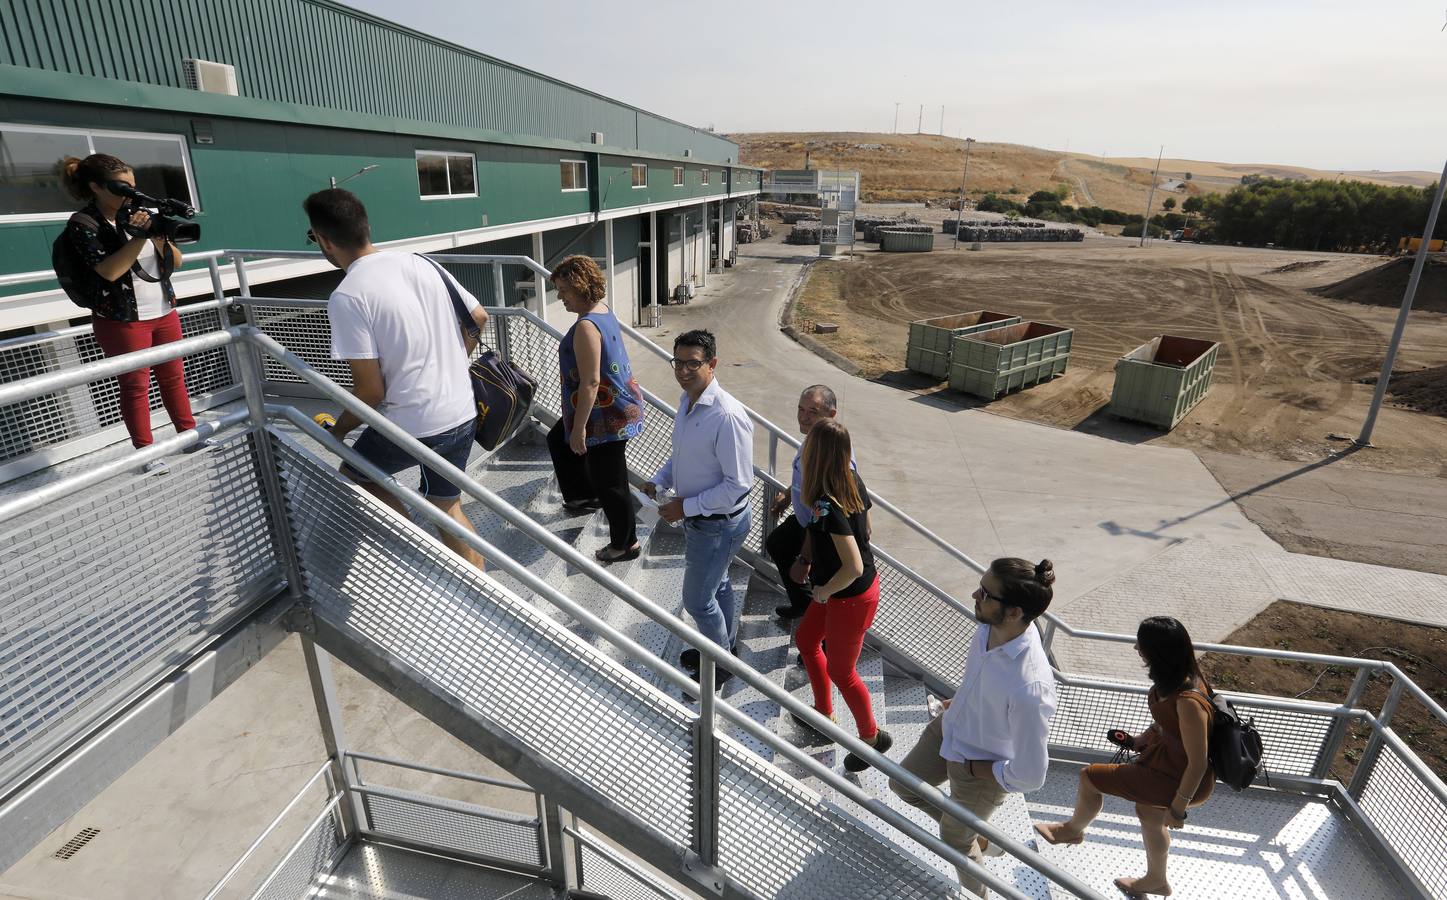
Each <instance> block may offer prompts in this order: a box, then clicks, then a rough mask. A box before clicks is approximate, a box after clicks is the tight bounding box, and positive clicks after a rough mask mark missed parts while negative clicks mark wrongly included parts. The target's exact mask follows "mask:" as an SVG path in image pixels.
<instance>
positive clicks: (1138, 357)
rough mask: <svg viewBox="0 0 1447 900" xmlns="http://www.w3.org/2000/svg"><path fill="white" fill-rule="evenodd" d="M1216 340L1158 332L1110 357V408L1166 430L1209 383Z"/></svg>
mask: <svg viewBox="0 0 1447 900" xmlns="http://www.w3.org/2000/svg"><path fill="white" fill-rule="evenodd" d="M1220 346H1221V345H1220V344H1217V343H1214V342H1212V341H1199V340H1195V339H1194V338H1183V337H1173V336H1171V335H1168V334H1163V335H1161V336H1160V337H1157V338H1152V339H1151V341H1150V342H1149V343H1146V344H1141V345H1140V346H1139V347H1137V348H1135V349H1134V350H1132V351H1131V352H1129V353H1127V354H1126V355H1125V356H1122V357H1121V358H1120V359H1118V360H1116V362H1115V387H1114V388H1113V389H1112V390H1111V392H1110V412H1111V414H1112V415H1116V416H1120V417H1121V418H1122V419H1134V420H1136V421H1137V422H1145V423H1146V424H1148V425H1154V426H1156V427H1157V428H1163V429H1165V430H1166V431H1170V430H1171V429H1172V428H1175V427H1176V425H1178V424H1179V423H1180V421H1181V419H1183V418H1185V417H1186V413H1188V412H1190V411H1191V408H1192V407H1194V406H1195V405H1196V404H1197V403H1200V402H1201V398H1203V397H1205V396H1206V392H1207V391H1209V390H1210V389H1211V373H1212V371H1213V370H1214V369H1215V368H1216V350H1217V349H1218V348H1219V347H1220Z"/></svg>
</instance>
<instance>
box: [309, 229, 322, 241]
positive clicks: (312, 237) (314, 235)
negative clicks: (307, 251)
mask: <svg viewBox="0 0 1447 900" xmlns="http://www.w3.org/2000/svg"><path fill="white" fill-rule="evenodd" d="M306 242H307V243H308V244H319V243H321V241H318V240H317V233H316V232H315V231H312V230H311V229H310V228H308V229H307V230H306Z"/></svg>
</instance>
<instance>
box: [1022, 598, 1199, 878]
mask: <svg viewBox="0 0 1447 900" xmlns="http://www.w3.org/2000/svg"><path fill="white" fill-rule="evenodd" d="M1135 649H1136V652H1137V653H1139V654H1140V657H1141V659H1142V660H1143V661H1144V662H1145V666H1146V669H1147V671H1148V672H1149V673H1150V679H1151V691H1150V695H1149V696H1148V697H1147V703H1148V704H1149V706H1150V710H1151V718H1152V719H1153V720H1154V724H1153V725H1151V727H1150V728H1147V729H1146V730H1145V731H1144V732H1142V733H1141V734H1138V735H1136V736H1134V737H1131V736H1130V735H1128V734H1125V733H1123V732H1121V733H1118V734H1117V735H1116V736H1115V738H1113V739H1114V740H1116V741H1117V742H1119V743H1122V744H1123V745H1125V746H1127V747H1129V749H1131V750H1135V751H1137V752H1138V753H1139V754H1140V755H1139V756H1137V757H1136V758H1135V759H1134V760H1132V761H1131V762H1128V763H1124V764H1121V765H1115V764H1104V763H1097V764H1095V765H1090V766H1086V767H1085V768H1084V769H1081V771H1080V789H1079V791H1078V793H1077V794H1076V800H1075V812H1074V813H1073V814H1072V815H1071V817H1070V818H1069V819H1068V820H1067V821H1065V822H1055V823H1051V824H1048V825H1044V824H1042V825H1036V826H1035V830H1036V831H1037V832H1039V833H1040V836H1041V837H1043V838H1044V839H1045V840H1046V841H1049V842H1050V843H1052V844H1079V843H1080V842H1081V841H1083V840H1085V829H1086V828H1087V827H1088V826H1089V825H1090V823H1091V821H1092V820H1093V819H1095V817H1096V816H1097V815H1099V814H1100V808H1101V806H1102V804H1103V803H1104V795H1105V794H1110V795H1112V796H1115V797H1121V798H1124V799H1126V800H1130V801H1132V802H1134V803H1135V809H1136V816H1137V817H1139V818H1140V822H1141V836H1142V838H1143V839H1144V842H1145V847H1146V873H1145V875H1143V876H1141V877H1140V878H1117V879H1116V880H1115V886H1116V887H1118V888H1120V890H1121V892H1122V893H1124V894H1125V895H1126V896H1128V897H1143V896H1145V895H1147V894H1158V895H1160V896H1169V895H1170V893H1171V885H1170V883H1169V882H1168V881H1166V854H1167V852H1168V851H1169V850H1170V846H1171V836H1170V831H1169V829H1172V828H1180V827H1181V826H1183V825H1184V824H1185V823H1186V809H1187V807H1191V806H1200V805H1201V804H1202V803H1205V802H1206V798H1207V797H1209V796H1211V789H1212V788H1213V787H1214V786H1215V784H1216V777H1215V774H1214V773H1213V772H1212V771H1211V762H1210V760H1209V759H1208V758H1207V748H1208V747H1209V745H1210V729H1211V720H1212V716H1211V702H1210V700H1209V699H1208V694H1209V692H1210V687H1209V686H1208V685H1207V684H1206V680H1205V679H1204V678H1203V677H1202V676H1201V669H1200V667H1199V666H1198V665H1197V664H1196V651H1195V649H1194V648H1193V647H1192V646H1191V636H1190V635H1189V634H1188V633H1187V632H1186V628H1185V626H1184V625H1182V624H1181V623H1180V622H1178V621H1176V620H1175V619H1173V618H1171V617H1169V616H1152V617H1151V618H1149V619H1146V620H1145V621H1143V622H1141V624H1140V627H1139V628H1138V629H1137V630H1136V643H1135Z"/></svg>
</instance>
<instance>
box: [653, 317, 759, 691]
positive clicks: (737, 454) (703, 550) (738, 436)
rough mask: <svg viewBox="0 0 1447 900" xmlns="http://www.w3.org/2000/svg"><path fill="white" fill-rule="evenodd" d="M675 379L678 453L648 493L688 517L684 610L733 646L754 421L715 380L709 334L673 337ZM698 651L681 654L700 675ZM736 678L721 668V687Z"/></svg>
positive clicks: (671, 515) (664, 508)
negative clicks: (735, 581)
mask: <svg viewBox="0 0 1447 900" xmlns="http://www.w3.org/2000/svg"><path fill="white" fill-rule="evenodd" d="M672 362H673V377H674V378H676V379H677V380H678V384H679V387H681V388H683V395H682V396H681V397H679V398H678V413H677V414H676V415H675V416H674V419H673V453H672V455H671V456H669V458H668V461H667V462H665V463H664V464H663V467H662V468H661V469H659V470H658V472H657V473H655V474H654V476H653V478H652V479H651V480H650V481H649V483H648V484H645V485H644V486H643V492H644V493H645V494H647V495H648V496H649V497H652V498H655V499H656V498H657V496H658V492H659V491H660V490H670V489H671V490H672V491H673V493H674V494H675V496H674V498H673V499H672V500H669V501H668V502H666V503H663V504H662V505H660V506H659V508H658V514H659V515H660V516H661V517H662V518H663V519H664V520H665V521H668V522H679V521H682V522H683V539H684V574H683V608H684V609H686V610H688V613H689V615H691V616H693V620H694V623H695V624H696V625H697V626H698V630H699V631H701V632H703V633H704V634H705V635H706V636H707V637H708V638H709V640H711V641H713V642H714V643H716V644H718V645H719V646H720V647H727V648H729V649H730V650H732V649H733V646H734V638H735V636H736V635H737V633H738V618H737V616H736V612H737V603H736V601H735V598H734V591H733V585H732V584H731V583H730V582H729V564H730V563H731V562H732V561H733V558H734V557H735V556H736V555H737V554H738V552H739V550H740V549H741V548H742V547H743V545H744V539H745V538H746V537H748V534H749V524H750V510H749V489H750V488H751V487H752V486H753V483H754V426H753V423H752V422H750V421H749V415H748V412H747V411H746V410H745V409H744V407H743V404H741V403H739V402H738V401H737V400H735V399H734V398H733V397H732V396H731V395H730V394H729V393H728V392H727V391H725V390H724V389H723V388H722V387H720V386H719V384H718V382H717V381H716V380H714V370H715V369H716V368H717V367H718V345H717V343H716V342H715V341H714V337H713V335H712V334H711V333H709V332H707V331H688V332H685V333H683V334H681V335H679V336H678V337H677V338H675V339H674V341H673V360H672ZM698 658H699V654H698V651H697V650H694V649H689V650H685V651H684V652H683V655H682V656H680V657H679V663H680V664H681V665H682V666H683V668H684V669H686V670H689V671H691V672H693V673H695V674H696V673H697V672H698ZM731 677H733V676H732V674H731V673H730V672H728V670H726V669H723V670H720V671H719V673H718V681H717V683H718V684H722V683H723V682H724V681H726V680H727V679H729V678H731Z"/></svg>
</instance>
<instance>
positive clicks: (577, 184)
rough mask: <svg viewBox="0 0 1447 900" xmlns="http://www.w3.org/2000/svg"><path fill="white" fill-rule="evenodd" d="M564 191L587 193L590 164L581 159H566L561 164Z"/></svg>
mask: <svg viewBox="0 0 1447 900" xmlns="http://www.w3.org/2000/svg"><path fill="white" fill-rule="evenodd" d="M560 165H561V171H562V175H563V190H565V191H586V190H587V189H588V164H587V163H586V162H584V161H583V160H581V159H565V160H563V161H562V162H561V164H560Z"/></svg>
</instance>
